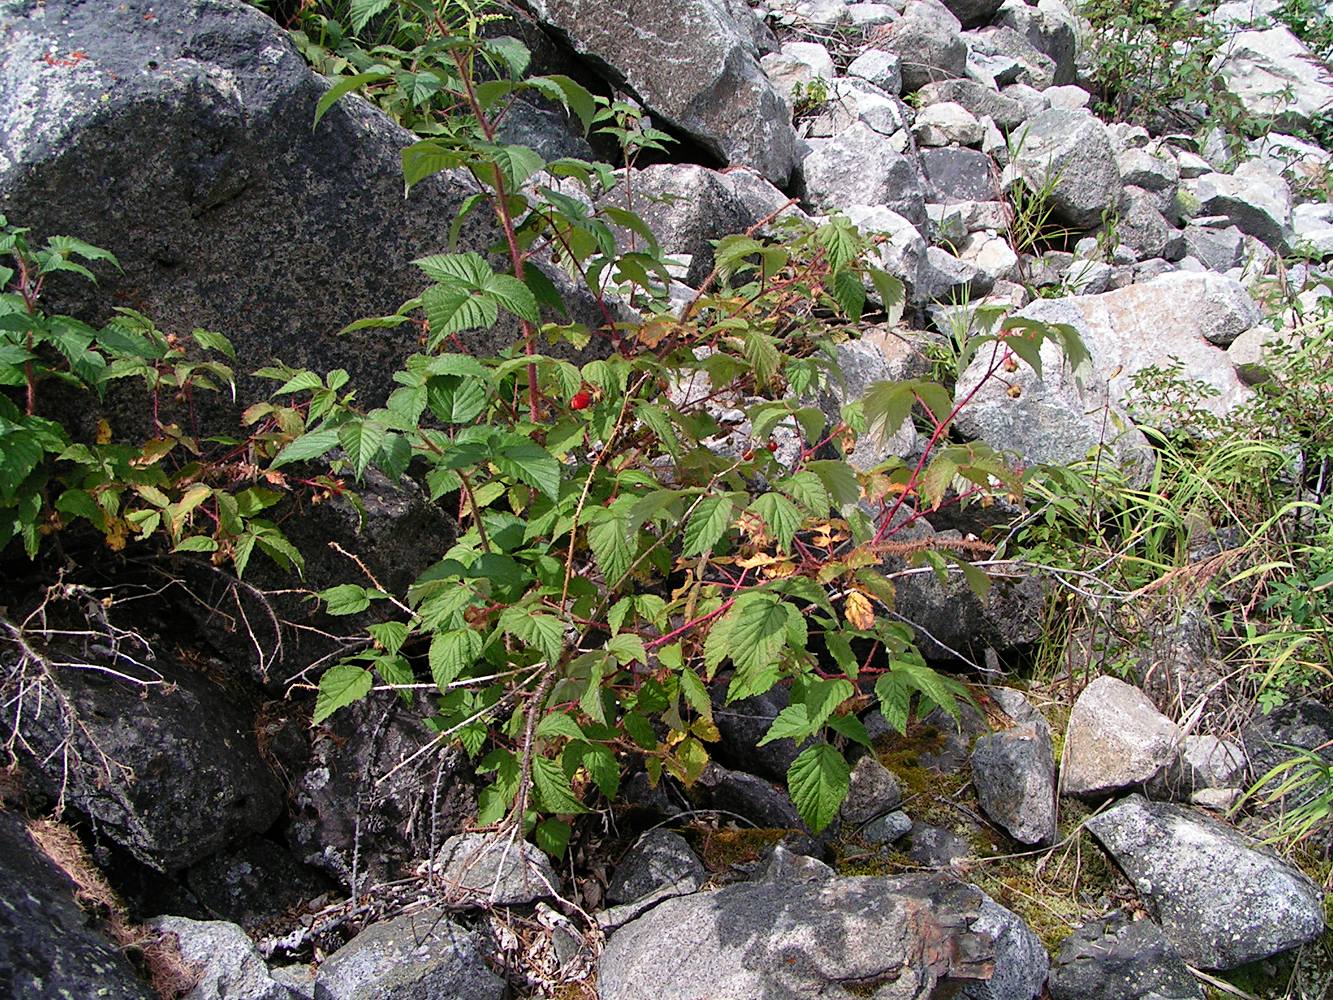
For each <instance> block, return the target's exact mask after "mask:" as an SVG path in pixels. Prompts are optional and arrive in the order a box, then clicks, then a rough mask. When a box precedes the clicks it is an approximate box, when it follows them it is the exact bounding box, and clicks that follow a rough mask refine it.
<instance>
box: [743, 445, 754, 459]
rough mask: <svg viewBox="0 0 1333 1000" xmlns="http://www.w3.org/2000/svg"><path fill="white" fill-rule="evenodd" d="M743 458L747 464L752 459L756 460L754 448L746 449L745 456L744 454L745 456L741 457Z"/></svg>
mask: <svg viewBox="0 0 1333 1000" xmlns="http://www.w3.org/2000/svg"><path fill="white" fill-rule="evenodd" d="M741 458H742V459H743V460H744V461H746V462H748V461H749V460H750V459H752V458H754V449H753V448H746V449H745V454H743V455H742V456H741Z"/></svg>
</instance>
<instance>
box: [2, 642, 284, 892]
mask: <svg viewBox="0 0 1333 1000" xmlns="http://www.w3.org/2000/svg"><path fill="white" fill-rule="evenodd" d="M57 648H58V650H59V652H55V655H54V656H53V657H52V658H53V659H57V660H62V661H64V662H66V663H68V664H71V665H70V666H65V667H60V668H56V669H54V670H52V671H51V672H50V673H49V674H48V681H47V683H46V684H43V685H41V686H40V687H39V686H38V685H36V684H32V685H29V686H28V687H27V689H26V691H25V695H24V699H23V701H24V709H23V717H22V735H23V741H22V744H21V745H22V746H23V747H24V752H23V755H22V756H23V757H24V758H25V761H26V766H27V773H28V775H29V777H30V778H31V779H32V782H33V784H34V786H35V787H37V788H38V789H40V790H41V791H42V792H43V793H44V794H46V795H48V796H50V797H51V799H52V800H55V799H57V798H61V797H63V800H64V801H65V802H67V803H68V804H69V805H71V806H73V807H74V808H75V809H77V810H78V812H80V813H82V814H83V815H85V816H87V817H88V818H89V819H90V820H92V821H93V823H94V824H95V826H96V829H97V830H98V831H99V833H100V834H101V835H102V836H105V837H106V838H108V839H109V840H111V841H113V842H114V843H116V844H118V845H120V846H121V847H123V848H124V849H125V850H127V851H128V852H129V853H130V854H131V855H133V856H134V857H135V858H136V859H137V860H139V861H140V862H142V863H143V864H145V865H148V866H149V867H150V868H153V869H155V870H157V871H166V872H171V871H177V870H179V869H181V868H185V867H186V866H188V865H191V864H194V863H195V862H197V861H200V860H201V859H203V858H206V857H208V855H210V854H212V853H214V852H215V851H219V850H221V849H223V848H225V847H226V846H227V845H228V844H230V843H232V842H233V841H236V840H238V839H240V838H242V837H246V836H249V835H252V834H257V833H262V832H263V831H265V830H267V829H268V827H269V826H271V825H272V824H273V822H274V821H275V820H276V819H277V818H278V816H279V815H280V814H281V812H282V807H283V794H282V786H281V784H280V783H279V782H278V779H277V777H276V776H275V775H274V773H273V771H272V770H271V769H270V768H269V766H268V764H266V763H265V761H264V759H263V758H262V757H261V756H260V753H259V747H258V745H257V741H256V737H255V722H254V719H255V716H254V710H253V708H252V707H251V708H248V709H247V707H246V703H245V700H244V697H243V696H242V697H238V695H237V694H236V693H235V692H234V691H231V690H227V689H225V688H223V687H221V686H220V685H218V684H217V683H215V682H213V681H212V680H209V679H208V678H206V677H205V676H203V674H202V673H201V672H199V671H198V670H197V669H196V668H193V667H192V666H187V665H184V664H182V663H180V662H173V661H168V660H167V659H165V658H161V659H155V658H153V657H152V655H151V653H150V652H148V651H145V650H139V649H129V648H127V649H125V650H122V653H123V654H124V655H122V656H112V655H109V652H108V651H105V650H103V649H100V648H99V647H98V646H97V644H92V645H90V647H89V648H86V649H85V648H80V647H74V646H68V645H62V646H60V647H57ZM53 652H54V651H53ZM14 655H16V654H15V652H14V651H13V650H11V649H9V648H5V649H0V658H3V659H4V661H5V662H6V664H9V663H12V662H14V661H13V659H12V657H13V656H14ZM131 655H132V656H133V657H134V660H138V663H135V662H134V660H127V657H128V656H131ZM81 665H86V666H81ZM213 666H214V668H215V669H218V668H220V666H221V665H220V664H214V665H213ZM6 669H8V666H6ZM127 676H129V677H137V678H138V679H139V681H140V682H141V683H131V682H129V681H127V680H126V679H125V677H127Z"/></svg>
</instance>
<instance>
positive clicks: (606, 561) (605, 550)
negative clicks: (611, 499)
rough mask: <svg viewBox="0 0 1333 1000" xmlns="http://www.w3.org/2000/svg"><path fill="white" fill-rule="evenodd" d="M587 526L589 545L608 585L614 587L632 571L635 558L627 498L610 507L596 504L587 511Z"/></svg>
mask: <svg viewBox="0 0 1333 1000" xmlns="http://www.w3.org/2000/svg"><path fill="white" fill-rule="evenodd" d="M586 516H587V518H588V523H587V527H586V529H585V532H586V535H587V539H588V548H590V549H592V554H593V557H594V558H596V560H597V565H598V567H599V568H600V569H601V571H602V577H603V579H605V581H606V585H607V586H608V587H614V586H615V585H616V584H618V583H619V582H620V580H621V579H622V578H623V577H624V576H625V574H626V573H628V572H629V568H630V565H631V564H632V563H633V561H634V547H633V546H632V545H631V544H630V539H629V512H628V510H627V508H626V505H625V503H624V502H623V501H617V502H616V503H614V504H612V505H611V506H610V507H596V508H593V509H592V510H589V511H588V512H587V515H586Z"/></svg>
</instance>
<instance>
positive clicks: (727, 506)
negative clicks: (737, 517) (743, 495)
mask: <svg viewBox="0 0 1333 1000" xmlns="http://www.w3.org/2000/svg"><path fill="white" fill-rule="evenodd" d="M733 512H734V505H733V503H732V500H731V497H730V496H722V497H707V498H705V499H703V500H701V501H699V505H698V506H697V507H695V508H694V513H693V514H691V515H690V519H689V521H688V522H686V524H685V539H684V545H685V548H684V550H683V552H682V554H683V555H684V556H685V557H686V558H687V559H688V558H691V557H693V556H700V555H703V554H704V553H705V552H712V551H713V547H714V546H715V545H717V543H718V542H719V541H721V539H722V536H723V535H725V534H726V533H727V529H728V528H729V527H730V526H731V520H732V514H733Z"/></svg>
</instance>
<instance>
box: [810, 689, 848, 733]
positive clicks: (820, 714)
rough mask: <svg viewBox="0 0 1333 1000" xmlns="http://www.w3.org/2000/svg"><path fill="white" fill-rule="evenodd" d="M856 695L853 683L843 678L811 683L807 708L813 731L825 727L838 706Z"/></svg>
mask: <svg viewBox="0 0 1333 1000" xmlns="http://www.w3.org/2000/svg"><path fill="white" fill-rule="evenodd" d="M855 694H856V689H855V688H854V687H852V682H851V681H847V680H843V679H842V678H841V677H839V678H836V679H833V680H817V681H813V682H811V684H810V686H809V688H808V689H807V690H806V696H805V707H806V710H807V712H808V714H809V718H810V726H811V728H812V730H813V729H818V728H819V727H820V726H822V725H824V723H825V722H827V721H828V718H829V716H831V715H832V714H833V713H834V712H835V711H836V710H837V709H838V706H840V705H841V704H842V703H843V702H845V701H846V700H847V699H848V698H851V697H852V696H853V695H855Z"/></svg>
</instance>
